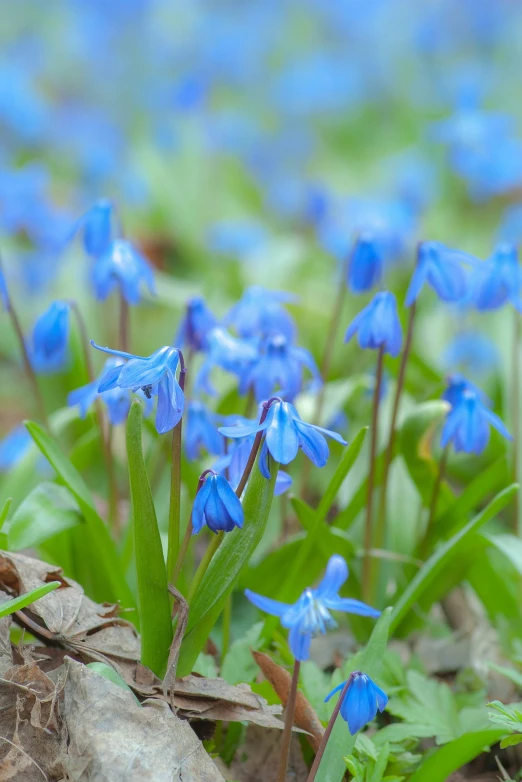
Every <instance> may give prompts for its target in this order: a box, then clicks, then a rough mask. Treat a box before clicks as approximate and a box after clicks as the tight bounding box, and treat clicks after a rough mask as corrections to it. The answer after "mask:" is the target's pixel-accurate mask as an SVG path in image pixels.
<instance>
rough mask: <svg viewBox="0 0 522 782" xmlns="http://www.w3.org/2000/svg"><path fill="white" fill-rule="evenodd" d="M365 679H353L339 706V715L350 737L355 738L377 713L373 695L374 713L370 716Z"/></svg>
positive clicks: (364, 677) (357, 677) (360, 677)
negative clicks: (345, 724) (345, 723)
mask: <svg viewBox="0 0 522 782" xmlns="http://www.w3.org/2000/svg"><path fill="white" fill-rule="evenodd" d="M365 679H367V677H366V676H364V675H362V676H356V677H355V678H354V680H353V681H352V683H351V684H350V687H349V688H348V692H347V693H346V695H345V697H344V701H343V704H342V706H341V714H342V716H343V717H344V719H345V720H346V722H347V723H348V728H349V730H350V733H351V734H352V736H355V734H356V733H357V732H358V731H359V730H361V728H363V727H364V726H365V725H366V724H367V723H368V722H370V720H372V719H373V718H374V716H375V713H376V711H377V699H376V696H375V694H374V695H373V698H374V700H375V711H374V712H373V714H372V709H371V703H369V701H368V689H369V688H368V686H367V684H366V682H365Z"/></svg>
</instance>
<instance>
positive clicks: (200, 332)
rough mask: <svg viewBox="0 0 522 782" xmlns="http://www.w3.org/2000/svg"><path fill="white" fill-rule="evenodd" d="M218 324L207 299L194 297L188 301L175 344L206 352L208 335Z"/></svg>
mask: <svg viewBox="0 0 522 782" xmlns="http://www.w3.org/2000/svg"><path fill="white" fill-rule="evenodd" d="M217 323H218V322H217V318H216V317H215V316H214V314H213V313H212V312H211V311H210V310H209V308H208V307H207V305H206V302H205V299H203V298H202V297H201V296H194V297H193V298H192V299H189V300H188V301H187V308H186V311H185V314H184V316H183V319H182V321H181V323H180V325H179V329H178V333H177V335H176V337H175V339H174V344H175V345H179V346H180V347H181V348H185V347H188V348H191V349H192V350H194V351H198V350H204V348H205V345H206V337H207V333H208V332H209V331H211V330H212V329H213V328H214V327H215V326H217Z"/></svg>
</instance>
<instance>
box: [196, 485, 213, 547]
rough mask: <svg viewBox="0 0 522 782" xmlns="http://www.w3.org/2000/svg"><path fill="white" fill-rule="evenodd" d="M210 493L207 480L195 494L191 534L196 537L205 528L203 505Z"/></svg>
mask: <svg viewBox="0 0 522 782" xmlns="http://www.w3.org/2000/svg"><path fill="white" fill-rule="evenodd" d="M210 491H211V486H210V481H209V480H208V479H207V480H206V481H205V482H204V484H203V486H202V487H201V489H200V490H199V491H198V493H197V494H196V498H195V500H194V505H193V506H192V534H193V535H197V534H198V532H201V530H202V529H203V527H204V526H205V504H206V502H207V500H208V498H209V495H210Z"/></svg>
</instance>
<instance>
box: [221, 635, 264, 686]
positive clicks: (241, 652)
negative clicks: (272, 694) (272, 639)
mask: <svg viewBox="0 0 522 782" xmlns="http://www.w3.org/2000/svg"><path fill="white" fill-rule="evenodd" d="M262 629H263V623H262V622H256V624H255V625H253V626H252V627H251V628H250V629H249V630H248V632H247V633H245V635H244V636H243V637H242V638H238V639H237V641H234V643H233V644H232V645H231V647H230V649H229V650H228V652H227V653H226V655H225V659H224V660H223V665H222V666H221V676H222V678H223V679H225V681H227V682H228V683H229V684H239V683H240V682H252V681H254V679H255V678H256V676H257V673H258V672H259V668H258V665H257V663H256V661H255V660H254V658H253V657H252V649H257V647H258V646H259V636H260V635H261V630H262Z"/></svg>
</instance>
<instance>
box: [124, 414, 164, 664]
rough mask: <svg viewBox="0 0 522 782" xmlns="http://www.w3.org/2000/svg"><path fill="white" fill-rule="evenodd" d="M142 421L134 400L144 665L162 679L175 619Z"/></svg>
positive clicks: (133, 487)
mask: <svg viewBox="0 0 522 782" xmlns="http://www.w3.org/2000/svg"><path fill="white" fill-rule="evenodd" d="M141 419H142V413H141V403H140V402H139V401H138V400H135V401H134V402H133V403H132V405H131V409H130V412H129V417H128V419H127V458H128V461H129V484H130V491H131V501H132V527H133V534H134V556H135V560H136V574H137V581H138V606H139V621H140V633H141V662H142V663H143V665H146V666H147V667H148V668H150V669H151V670H152V671H154V673H155V674H156V675H157V676H159V678H160V679H161V678H163V676H164V675H165V671H166V668H167V660H168V656H169V649H170V646H171V644H172V619H171V612H170V601H169V593H168V587H167V571H166V568H165V560H164V558H163V549H162V546H161V537H160V533H159V529H158V522H157V519H156V511H155V508H154V501H153V499H152V493H151V490H150V485H149V479H148V476H147V471H146V469H145V462H144V460H143V453H142V450H141Z"/></svg>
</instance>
